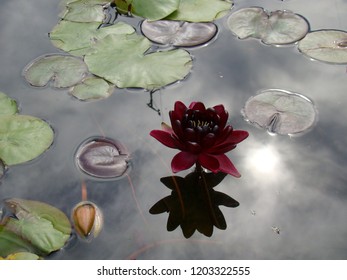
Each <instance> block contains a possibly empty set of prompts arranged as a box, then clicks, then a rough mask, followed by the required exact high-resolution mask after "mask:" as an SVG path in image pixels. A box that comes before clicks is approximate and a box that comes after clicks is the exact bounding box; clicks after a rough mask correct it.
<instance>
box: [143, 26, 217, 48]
mask: <svg viewBox="0 0 347 280" xmlns="http://www.w3.org/2000/svg"><path fill="white" fill-rule="evenodd" d="M141 30H142V33H143V34H144V35H145V36H146V37H147V38H148V39H150V40H151V41H153V42H156V43H159V44H168V45H173V46H179V47H192V46H197V45H201V44H204V43H206V42H208V41H209V40H211V39H212V38H213V37H214V36H215V35H216V33H217V30H218V29H217V26H216V25H215V24H214V23H212V22H206V23H201V22H199V23H195V22H193V23H190V22H180V21H172V20H159V21H148V20H144V21H143V22H142V24H141Z"/></svg>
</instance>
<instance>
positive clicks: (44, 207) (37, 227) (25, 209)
mask: <svg viewBox="0 0 347 280" xmlns="http://www.w3.org/2000/svg"><path fill="white" fill-rule="evenodd" d="M5 205H6V209H7V211H8V212H9V214H10V215H9V216H8V217H5V218H4V219H3V221H2V223H1V225H2V227H3V229H4V230H5V231H7V232H10V233H12V234H14V235H16V236H17V239H18V238H19V240H22V242H26V243H28V244H30V246H32V247H34V248H35V250H38V251H39V252H41V253H42V254H44V255H45V254H49V253H51V252H53V251H56V250H59V249H60V248H62V247H63V246H64V245H65V243H66V242H67V240H68V239H69V237H70V234H71V224H70V221H69V219H68V218H67V217H66V215H65V214H64V213H63V212H61V211H60V210H59V209H57V208H55V207H53V206H51V205H49V204H46V203H43V202H39V201H32V200H24V199H19V198H12V199H7V200H5ZM0 233H1V231H0ZM17 241H18V240H17ZM29 252H32V251H29ZM34 253H36V251H35V252H34Z"/></svg>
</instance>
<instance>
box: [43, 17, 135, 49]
mask: <svg viewBox="0 0 347 280" xmlns="http://www.w3.org/2000/svg"><path fill="white" fill-rule="evenodd" d="M99 26H100V24H99V23H97V22H89V23H81V22H71V21H66V20H62V21H60V23H58V24H57V25H56V26H55V27H54V28H53V30H52V31H51V33H50V34H49V37H50V39H51V42H52V44H53V45H54V46H55V47H57V48H59V49H61V50H63V51H66V52H69V53H70V54H72V55H77V56H83V55H85V54H87V53H89V52H91V51H92V50H93V49H92V47H93V46H94V45H95V44H96V42H97V41H98V40H101V39H102V38H104V37H106V36H107V35H109V34H132V33H134V32H135V30H134V28H133V27H132V26H130V25H128V24H126V23H124V22H118V23H117V24H114V25H110V26H106V27H101V28H99Z"/></svg>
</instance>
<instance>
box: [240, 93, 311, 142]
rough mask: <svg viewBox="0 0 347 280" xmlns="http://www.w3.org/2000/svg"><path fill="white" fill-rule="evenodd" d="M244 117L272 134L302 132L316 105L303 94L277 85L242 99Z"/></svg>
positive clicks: (309, 121)
mask: <svg viewBox="0 0 347 280" xmlns="http://www.w3.org/2000/svg"><path fill="white" fill-rule="evenodd" d="M242 113H243V115H244V117H245V119H246V120H247V121H249V122H250V123H252V124H256V125H258V126H260V127H261V128H264V129H267V130H268V131H269V132H270V133H273V134H282V135H287V134H297V133H302V132H304V131H306V130H308V129H309V128H311V127H312V126H313V124H314V123H315V120H316V114H317V113H316V109H315V106H314V104H313V103H312V102H311V100H309V99H308V98H307V97H305V96H303V95H301V94H297V93H292V92H289V91H285V90H279V89H268V90H264V91H261V92H260V93H259V94H258V95H256V96H254V97H251V98H250V99H248V101H247V102H246V105H245V107H244V109H243V111H242Z"/></svg>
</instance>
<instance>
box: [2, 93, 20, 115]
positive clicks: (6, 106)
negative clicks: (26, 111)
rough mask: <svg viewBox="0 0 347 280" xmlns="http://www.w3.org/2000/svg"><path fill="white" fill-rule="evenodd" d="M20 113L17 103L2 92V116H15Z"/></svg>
mask: <svg viewBox="0 0 347 280" xmlns="http://www.w3.org/2000/svg"><path fill="white" fill-rule="evenodd" d="M17 113H18V106H17V102H16V101H15V100H14V99H12V98H10V97H8V96H7V95H6V94H4V93H2V92H0V116H4V115H14V114H17Z"/></svg>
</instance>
